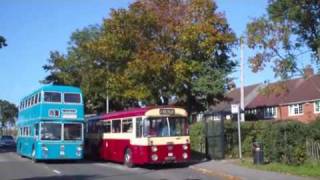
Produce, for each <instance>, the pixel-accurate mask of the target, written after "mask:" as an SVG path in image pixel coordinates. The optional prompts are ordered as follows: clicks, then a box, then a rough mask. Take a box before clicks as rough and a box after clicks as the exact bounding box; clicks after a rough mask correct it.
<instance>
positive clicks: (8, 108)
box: [0, 100, 18, 127]
mask: <svg viewBox="0 0 320 180" xmlns="http://www.w3.org/2000/svg"><path fill="white" fill-rule="evenodd" d="M17 116H18V108H17V107H16V105H14V104H12V103H10V102H8V101H6V100H0V121H1V127H4V125H5V123H6V122H8V121H13V120H14V118H16V117H17Z"/></svg>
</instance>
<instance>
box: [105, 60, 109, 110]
mask: <svg viewBox="0 0 320 180" xmlns="http://www.w3.org/2000/svg"><path fill="white" fill-rule="evenodd" d="M108 74H109V62H108V61H107V81H106V86H107V88H106V89H107V97H106V113H109V81H108V78H109V77H108Z"/></svg>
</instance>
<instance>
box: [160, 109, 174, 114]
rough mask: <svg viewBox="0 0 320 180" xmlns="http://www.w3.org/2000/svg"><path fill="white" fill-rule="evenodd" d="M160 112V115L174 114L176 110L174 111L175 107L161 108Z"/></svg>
mask: <svg viewBox="0 0 320 180" xmlns="http://www.w3.org/2000/svg"><path fill="white" fill-rule="evenodd" d="M159 114H160V115H174V114H175V111H174V109H160V112H159Z"/></svg>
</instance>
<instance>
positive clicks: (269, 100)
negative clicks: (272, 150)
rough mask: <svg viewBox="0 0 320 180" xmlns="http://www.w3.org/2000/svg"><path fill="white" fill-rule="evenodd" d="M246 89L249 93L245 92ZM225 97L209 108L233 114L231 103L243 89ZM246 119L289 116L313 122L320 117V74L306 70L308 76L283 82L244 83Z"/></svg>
mask: <svg viewBox="0 0 320 180" xmlns="http://www.w3.org/2000/svg"><path fill="white" fill-rule="evenodd" d="M246 91H247V93H246ZM226 99H227V100H226V101H223V102H221V103H219V104H217V105H215V106H211V107H210V110H211V111H212V112H215V113H217V114H219V112H223V115H230V114H231V113H230V106H231V104H237V103H239V100H240V89H239V88H237V89H234V90H232V91H230V92H228V93H227V94H226ZM245 112H246V117H247V118H246V119H250V120H258V119H265V120H268V119H269V120H286V119H293V120H297V121H301V122H305V123H307V122H310V121H313V120H315V119H316V117H317V116H319V117H320V75H314V74H313V70H312V69H311V68H308V69H306V70H305V77H301V78H296V79H292V80H287V81H284V82H275V83H263V84H257V85H251V86H247V87H245Z"/></svg>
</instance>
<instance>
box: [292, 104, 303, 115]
mask: <svg viewBox="0 0 320 180" xmlns="http://www.w3.org/2000/svg"><path fill="white" fill-rule="evenodd" d="M301 114H303V104H292V105H290V106H289V115H291V116H294V115H301Z"/></svg>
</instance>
